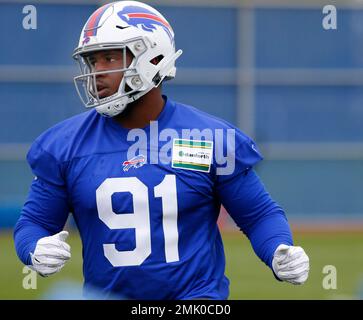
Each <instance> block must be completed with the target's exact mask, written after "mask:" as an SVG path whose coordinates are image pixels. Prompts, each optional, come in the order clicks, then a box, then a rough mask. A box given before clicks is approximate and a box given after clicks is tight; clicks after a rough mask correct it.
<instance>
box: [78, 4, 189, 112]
mask: <svg viewBox="0 0 363 320" xmlns="http://www.w3.org/2000/svg"><path fill="white" fill-rule="evenodd" d="M116 49H120V50H123V57H124V58H123V62H124V65H123V68H121V69H117V70H108V71H101V72H94V71H93V70H92V68H91V65H90V63H89V61H88V58H87V55H89V54H90V53H92V52H95V51H101V50H116ZM126 49H129V50H130V52H131V53H132V54H133V56H134V57H133V60H132V62H131V64H130V65H129V66H127V65H126ZM181 54H182V50H178V51H177V52H175V42H174V32H173V29H172V28H171V26H170V25H169V23H168V22H167V20H166V19H165V18H164V17H163V16H162V15H161V14H160V13H159V12H158V11H157V10H155V9H154V8H152V7H150V6H149V5H146V4H144V3H141V2H137V1H118V2H113V3H109V4H106V5H104V6H102V7H100V8H99V9H98V10H96V11H95V12H94V13H93V14H92V15H91V16H90V17H89V19H88V21H87V22H86V24H85V26H84V27H83V29H82V32H81V37H80V40H79V45H78V47H77V48H76V49H75V50H74V53H73V58H74V59H76V61H78V63H79V66H80V69H81V75H79V76H77V77H75V78H74V83H75V86H76V89H77V92H78V94H79V96H80V98H81V100H82V102H83V103H84V105H85V106H86V108H96V110H97V111H98V112H99V113H100V114H102V115H104V116H108V117H113V116H115V115H117V114H119V113H121V112H122V111H123V110H124V109H125V107H126V105H127V104H128V103H130V102H133V101H135V100H137V99H139V98H140V97H142V96H143V95H145V94H146V93H147V92H149V91H150V90H151V89H152V88H155V87H157V86H158V85H159V84H160V83H161V82H162V81H163V80H164V79H165V80H169V79H172V78H174V77H175V72H176V68H175V60H176V59H177V58H178V57H179V56H180V55H181ZM154 58H158V61H159V63H157V64H154V63H152V60H153V59H154ZM109 72H123V78H122V80H121V83H120V86H119V88H118V91H117V92H116V93H114V94H112V95H111V96H108V97H104V98H100V97H99V94H98V90H97V86H96V76H97V75H99V74H104V73H109Z"/></svg>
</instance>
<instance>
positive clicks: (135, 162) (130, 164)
mask: <svg viewBox="0 0 363 320" xmlns="http://www.w3.org/2000/svg"><path fill="white" fill-rule="evenodd" d="M145 163H146V158H145V156H144V155H142V154H139V155H138V156H136V157H133V158H132V159H130V160H126V161H124V162H123V164H122V165H123V167H124V171H125V172H127V171H129V169H130V168H135V169H137V168H140V167H142V166H143V165H144V164H145Z"/></svg>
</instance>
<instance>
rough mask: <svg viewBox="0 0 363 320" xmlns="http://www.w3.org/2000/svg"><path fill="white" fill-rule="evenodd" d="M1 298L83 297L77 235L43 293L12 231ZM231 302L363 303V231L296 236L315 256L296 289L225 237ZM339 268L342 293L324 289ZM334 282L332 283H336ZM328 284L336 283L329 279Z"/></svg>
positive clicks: (1, 242) (234, 237)
mask: <svg viewBox="0 0 363 320" xmlns="http://www.w3.org/2000/svg"><path fill="white" fill-rule="evenodd" d="M0 232H1V233H0V248H1V250H0V299H47V298H49V297H52V296H50V295H49V293H50V292H53V291H54V290H59V289H60V288H66V287H67V288H68V289H67V290H68V291H67V294H68V293H69V295H67V297H69V298H71V297H72V295H73V294H76V293H77V294H79V293H80V291H77V290H80V289H79V288H75V287H74V286H73V289H72V290H70V289H69V288H70V284H72V283H76V284H78V285H79V286H80V285H81V283H82V258H81V244H80V240H79V238H78V233H77V231H73V230H72V231H71V236H70V237H69V241H68V242H69V243H70V245H71V247H72V259H71V260H70V261H69V263H68V264H67V265H66V266H65V267H64V268H63V270H62V271H61V272H60V273H58V274H56V275H53V276H52V277H49V278H41V277H39V276H38V277H37V278H36V280H37V289H27V290H25V289H24V288H23V281H24V277H26V276H28V274H26V273H23V267H24V266H23V265H22V264H21V263H20V261H19V260H18V259H17V256H16V253H15V249H14V244H13V240H12V234H11V232H4V231H0ZM223 239H224V242H225V251H226V261H227V267H226V273H227V276H228V277H229V279H230V282H231V285H230V290H231V294H230V299H238V300H239V299H362V298H363V232H361V233H358V232H351V233H349V232H345V233H342V232H339V233H331V232H330V233H317V232H315V233H296V232H294V239H295V245H300V246H302V247H304V249H305V251H306V252H307V254H308V255H309V257H310V268H311V269H310V277H309V279H308V281H307V282H306V284H305V285H303V286H293V285H290V284H288V283H283V282H279V281H277V280H275V278H274V277H273V275H272V272H271V271H270V270H269V269H268V268H267V266H265V265H264V264H263V263H262V262H261V261H260V260H259V259H258V258H257V256H255V254H254V252H253V250H252V248H251V246H250V244H249V242H248V240H247V239H246V237H245V236H243V235H241V234H239V233H238V232H228V233H227V232H225V233H224V234H223ZM327 265H332V266H335V268H336V279H337V289H324V287H323V281H324V277H326V276H328V277H329V276H330V277H331V276H332V274H331V273H330V274H325V273H323V268H324V266H327ZM330 279H331V278H330ZM324 283H328V284H329V283H331V282H329V279H328V278H326V280H325V282H324Z"/></svg>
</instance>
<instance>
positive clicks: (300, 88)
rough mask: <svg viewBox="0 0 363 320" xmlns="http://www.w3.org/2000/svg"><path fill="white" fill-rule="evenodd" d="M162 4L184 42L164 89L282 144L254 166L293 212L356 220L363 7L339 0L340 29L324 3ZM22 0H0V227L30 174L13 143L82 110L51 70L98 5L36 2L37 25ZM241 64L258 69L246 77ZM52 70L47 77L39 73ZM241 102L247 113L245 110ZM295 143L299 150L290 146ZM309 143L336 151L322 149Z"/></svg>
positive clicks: (12, 217)
mask: <svg viewBox="0 0 363 320" xmlns="http://www.w3.org/2000/svg"><path fill="white" fill-rule="evenodd" d="M165 3H166V5H162V6H160V5H159V6H157V5H156V6H155V7H156V8H158V9H160V11H161V12H163V13H164V15H165V16H166V17H167V18H168V20H169V22H170V23H171V24H172V26H173V27H174V31H175V33H176V44H177V48H182V49H183V50H184V54H183V56H182V57H181V58H180V61H179V62H178V68H179V69H178V76H179V75H180V78H178V77H177V79H176V80H175V82H171V83H170V84H167V85H166V86H165V92H166V93H167V94H168V95H170V96H171V97H173V99H174V100H177V101H182V102H185V103H188V104H192V105H195V106H196V107H198V108H200V109H202V110H204V111H207V112H209V113H211V114H214V115H216V116H218V117H221V118H224V119H226V120H227V121H230V122H232V123H233V124H235V125H238V126H240V127H241V129H242V130H244V127H243V123H245V121H247V123H248V122H250V126H249V127H250V128H253V130H252V131H248V132H247V133H248V134H251V135H252V137H253V138H254V139H255V140H256V142H257V144H259V145H261V146H262V151H264V150H265V149H266V150H270V151H271V150H272V151H273V150H274V147H275V145H276V144H284V145H286V148H285V149H284V152H283V153H282V154H281V155H279V156H276V152H275V153H274V152H272V153H269V152H266V154H265V156H266V159H265V161H264V162H262V163H261V164H260V165H259V166H258V167H257V171H258V173H259V175H260V176H261V177H262V179H263V181H264V183H265V184H266V186H267V188H268V190H269V191H270V192H271V193H272V195H273V196H274V197H275V199H276V200H277V201H278V202H280V203H281V204H282V205H283V207H284V208H285V209H286V212H287V214H288V216H289V218H290V219H291V220H293V219H294V218H296V219H297V218H299V219H300V218H305V219H306V220H311V221H313V220H315V219H317V218H318V217H319V218H323V219H337V218H339V219H343V220H344V219H351V218H352V219H361V218H362V215H363V197H362V195H361V190H363V155H362V152H360V151H359V150H357V149H356V148H359V146H362V145H363V104H362V101H363V87H362V83H363V76H362V79H360V78H359V75H360V74H358V77H357V76H356V73H354V72H355V71H356V70H358V71H359V70H360V69H359V68H362V67H363V10H360V9H354V8H350V9H339V10H338V14H339V16H338V18H339V19H338V29H337V30H329V31H327V30H324V29H323V28H322V24H321V23H322V18H323V15H322V12H321V8H311V9H306V8H305V9H302V8H289V9H287V8H282V7H279V8H273V7H269V8H267V7H266V8H263V7H258V8H253V7H252V8H250V7H248V8H247V7H246V8H244V7H242V6H241V7H233V6H225V7H223V6H218V7H211V8H208V7H203V6H202V5H201V6H200V7H198V6H193V7H188V6H168V5H167V2H165ZM25 4H26V3H10V2H9V3H6V2H0V30H1V31H0V34H1V44H0V46H1V50H0V96H1V100H2V101H1V108H0V115H1V116H0V152H1V153H2V154H1V156H0V226H6V227H10V226H12V225H13V224H14V222H15V221H16V219H17V217H18V215H19V210H20V208H21V206H22V204H23V202H24V201H25V199H26V195H27V192H28V187H29V184H30V181H31V179H32V174H31V172H30V169H29V168H28V166H27V164H26V162H25V158H24V157H21V156H19V155H18V156H16V155H14V152H13V151H12V152H9V150H14V148H16V147H17V146H20V147H22V148H25V149H26V148H27V147H28V146H29V145H30V143H31V142H32V141H33V140H34V139H35V138H36V137H37V136H38V135H39V134H40V133H41V132H42V131H44V130H45V129H47V128H48V127H50V126H52V125H53V124H55V123H57V122H58V121H60V120H63V119H65V118H67V117H69V116H71V115H74V114H77V113H79V112H83V111H84V109H83V107H82V106H81V104H80V101H79V99H78V96H77V95H76V91H75V89H74V87H73V83H72V78H71V76H70V77H69V79H67V77H65V76H64V75H63V76H60V77H59V79H58V80H57V74H56V72H60V71H62V70H69V74H71V73H72V72H73V66H75V65H74V63H73V61H72V58H71V54H72V51H73V49H74V47H75V46H76V45H77V42H78V38H79V33H80V30H81V28H82V26H83V24H84V22H85V21H86V19H87V18H88V16H89V15H90V14H91V13H92V12H93V11H94V10H95V9H96V8H97V6H96V5H67V4H42V3H39V4H36V8H37V17H38V25H37V27H38V28H37V29H36V30H24V28H23V27H22V19H23V17H24V14H22V8H23V7H24V5H25ZM241 12H242V13H243V12H244V13H245V14H241ZM244 18H248V19H250V24H245V23H243V21H241V19H242V20H243V19H244ZM241 22H242V23H241ZM246 26H248V27H246ZM242 38H243V39H244V40H243V41H244V42H242ZM246 39H247V40H248V41H245V40H246ZM246 44H247V45H246ZM248 44H250V46H248ZM244 55H246V56H244ZM248 55H250V57H249V58H248V59H246V57H247V56H248ZM242 62H243V64H244V65H243V66H242V65H241V64H242ZM34 66H35V67H36V68H38V67H41V70H42V72H43V78H41V77H40V78H39V75H38V74H37V73H36V72H35V73H34V75H33V76H32V77H31V79H29V73H31V71H29V70H32V69H31V67H34ZM42 68H43V69H42ZM4 70H5V71H6V72H5V71H4ZM9 70H11V71H12V70H14V72H9ZM193 70H197V71H198V73H199V74H200V77H199V78H198V80H195V79H194V75H195V73H193ZM246 70H248V71H249V72H252V74H253V75H254V76H253V77H250V78H249V77H248V76H247V77H246V78H245V81H241V80H240V74H242V75H243V74H244V73H243V72H244V71H246ZM50 72H55V74H54V75H49V78H51V79H53V80H52V81H51V82H49V81H46V80H44V74H47V73H50ZM74 72H75V73H76V72H77V70H76V68H75V67H74ZM204 72H205V73H206V74H208V76H207V75H205V76H203V74H204ZM1 73H2V74H1ZM65 74H68V73H67V72H66V73H65ZM246 74H247V73H246ZM210 75H212V77H211V76H210ZM223 75H227V76H228V77H229V78H228V77H227V78H226V77H225V76H223ZM315 75H316V77H315ZM362 75H363V74H362ZM38 78H39V79H38ZM45 78H47V77H45ZM210 78H212V79H210ZM42 79H43V80H42ZM178 79H179V80H178ZM211 80H212V82H213V84H210V82H211ZM246 97H249V98H248V99H249V100H248V99H245V98H246ZM243 101H250V105H248V106H247V105H244V104H243V103H242V102H243ZM245 108H249V110H252V115H253V116H252V117H251V118H250V119H247V120H246V119H244V118H243V115H244V111H245ZM300 145H301V148H304V150H305V149H306V156H305V157H303V158H304V159H299V156H297V155H295V156H294V150H296V149H299V148H300ZM307 145H308V147H307ZM315 145H317V146H321V150H325V149H326V147H327V146H328V147H329V148H330V149H329V150H332V151H330V152H329V153H327V154H326V155H324V154H323V155H322V156H320V157H317V156H316V155H315V153H314V151H313V150H315V149H314V146H315ZM345 145H349V146H352V145H353V147H350V148H348V149H345V147H344V146H345ZM341 146H343V149H340V147H341ZM354 146H357V147H354ZM290 148H291V152H289V150H290ZM15 154H16V152H15ZM342 154H343V156H342ZM350 154H351V156H350Z"/></svg>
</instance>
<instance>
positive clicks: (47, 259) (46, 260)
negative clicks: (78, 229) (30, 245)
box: [30, 231, 71, 277]
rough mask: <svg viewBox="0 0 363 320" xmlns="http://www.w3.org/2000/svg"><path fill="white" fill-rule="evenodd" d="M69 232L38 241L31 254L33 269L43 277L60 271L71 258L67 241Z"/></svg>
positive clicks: (62, 232)
mask: <svg viewBox="0 0 363 320" xmlns="http://www.w3.org/2000/svg"><path fill="white" fill-rule="evenodd" d="M67 237H68V232H67V231H61V232H59V233H57V234H55V235H53V236H50V237H44V238H41V239H39V240H38V242H37V245H36V247H35V250H34V253H30V256H31V260H32V264H33V265H32V266H31V268H32V269H33V270H35V271H36V272H38V273H39V274H40V275H41V276H42V277H47V276H50V275H52V274H54V273H56V272H58V271H60V270H61V269H62V268H63V267H64V265H65V263H66V262H67V261H68V260H69V259H70V258H71V247H70V246H69V244H68V243H66V242H65V240H66V239H67Z"/></svg>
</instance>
